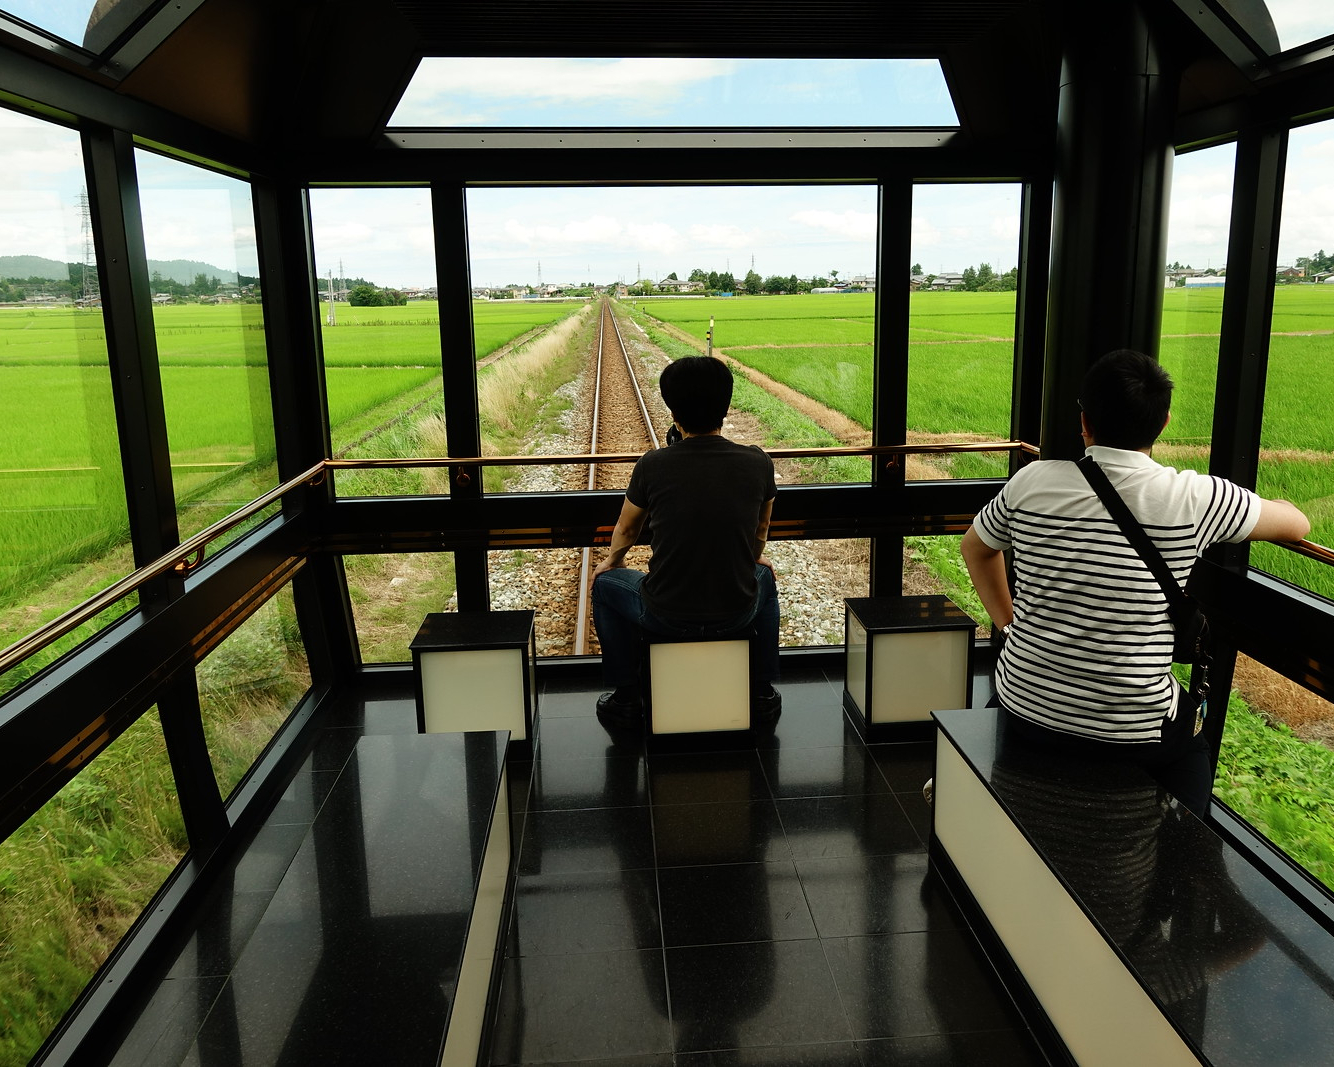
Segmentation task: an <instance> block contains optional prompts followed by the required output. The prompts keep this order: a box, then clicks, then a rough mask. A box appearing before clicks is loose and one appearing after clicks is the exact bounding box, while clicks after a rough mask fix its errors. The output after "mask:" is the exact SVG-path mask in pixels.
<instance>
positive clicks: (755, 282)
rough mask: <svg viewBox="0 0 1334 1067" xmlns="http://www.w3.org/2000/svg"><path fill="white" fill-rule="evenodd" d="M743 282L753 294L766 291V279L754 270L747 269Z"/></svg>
mask: <svg viewBox="0 0 1334 1067" xmlns="http://www.w3.org/2000/svg"><path fill="white" fill-rule="evenodd" d="M741 284H742V286H743V287H744V288H745V290H746V292H748V293H750V294H751V296H754V295H755V294H756V293H760V292H763V291H764V279H763V278H761V277H760V276H759V275H758V274H756V273H755V272H754V271H753V270H748V271H746V280H745V281H744V282H742V283H741Z"/></svg>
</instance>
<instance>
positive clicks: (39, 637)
mask: <svg viewBox="0 0 1334 1067" xmlns="http://www.w3.org/2000/svg"><path fill="white" fill-rule="evenodd" d="M765 451H766V452H767V453H768V454H769V455H770V456H773V457H775V458H784V459H787V458H796V457H803V456H878V455H886V456H890V457H892V458H895V459H896V458H897V457H899V456H904V455H915V454H933V453H935V454H938V453H950V452H1020V453H1023V454H1024V455H1028V456H1036V455H1038V449H1037V448H1035V447H1034V446H1033V445H1030V444H1028V443H1027V442H1024V441H994V442H992V441H981V442H975V441H969V442H959V443H957V444H949V443H936V444H916V445H861V446H858V445H848V446H841V447H835V448H769V449H765ZM637 459H639V454H638V453H624V454H621V453H616V454H611V455H608V454H605V453H604V454H602V455H599V456H594V455H572V456H471V457H467V458H460V457H457V456H443V457H439V456H433V457H427V458H422V459H408V458H400V459H325V460H321V461H320V462H319V463H317V464H315V465H314V466H313V467H311V468H310V469H309V470H307V471H305V472H304V473H302V474H298V475H297V476H296V477H295V478H289V479H288V480H287V481H285V482H283V483H282V484H281V485H279V486H276V487H275V488H273V489H270V490H269V491H268V492H267V493H264V494H263V495H262V496H258V497H256V498H255V499H254V500H252V501H250V502H249V503H247V504H244V505H242V506H241V507H240V508H238V509H237V510H236V511H234V512H232V513H231V514H230V515H228V516H226V517H225V518H222V519H219V520H218V521H217V522H215V523H213V524H212V525H211V526H207V527H205V528H204V529H203V530H200V531H199V533H197V534H195V535H194V536H193V537H191V538H189V539H188V540H186V541H183V542H182V543H181V544H179V545H177V546H176V547H175V548H173V549H172V550H171V551H170V552H168V553H166V554H165V555H163V556H161V557H159V558H158V559H156V560H154V561H153V562H152V563H149V564H146V565H145V566H143V567H139V568H138V569H136V570H134V571H132V572H131V573H129V574H127V575H126V576H125V577H124V578H121V579H120V580H119V581H116V582H114V583H113V584H111V585H109V586H107V588H105V589H103V590H102V591H101V592H100V593H98V594H96V595H95V596H93V597H91V598H89V599H88V600H85V601H84V602H83V603H82V604H78V605H76V606H75V607H73V608H71V609H70V610H69V611H67V612H65V613H64V614H63V615H59V616H57V617H56V618H54V619H52V620H51V621H50V622H47V623H44V624H43V625H42V626H39V627H38V628H37V629H36V630H34V631H33V632H32V633H30V634H28V636H27V637H24V638H21V639H20V640H18V641H16V642H14V644H12V645H10V646H9V647H8V648H6V649H4V650H0V674H4V673H5V672H6V671H8V670H9V669H10V668H11V667H13V666H15V665H16V664H18V663H21V662H22V661H23V660H25V659H27V658H28V657H29V656H32V655H35V654H36V653H38V652H40V651H41V650H42V649H44V648H46V647H47V646H48V645H50V644H52V643H53V642H55V641H58V640H59V639H60V638H62V637H64V636H65V635H66V634H67V633H69V632H70V631H71V630H75V629H77V628H78V627H80V626H82V625H83V624H84V623H85V622H87V621H88V620H89V619H92V618H94V617H95V616H97V615H98V614H100V613H101V612H103V611H105V610H106V609H107V608H109V607H110V606H111V605H112V604H114V603H116V601H118V600H120V599H121V598H122V597H125V596H128V595H129V594H130V593H133V592H135V591H136V590H138V589H139V588H140V587H141V586H143V585H145V584H146V583H148V582H150V581H152V580H153V579H154V578H158V577H160V576H161V575H163V574H166V573H167V572H168V571H175V572H177V573H179V574H186V573H188V572H190V571H192V570H194V569H195V568H196V567H198V566H199V565H200V564H201V563H202V562H203V561H204V553H205V549H206V548H207V546H208V545H209V544H210V543H211V542H212V541H215V540H217V539H218V538H219V537H221V536H222V535H223V534H225V533H227V532H228V531H230V530H233V529H235V528H236V527H237V526H239V525H241V523H243V522H245V521H246V520H247V519H249V518H250V517H251V516H253V515H255V514H257V513H258V512H261V511H263V510H264V509H265V508H266V507H268V506H269V505H270V504H272V503H273V502H274V501H276V500H280V499H281V498H282V497H283V496H285V495H286V494H287V493H289V492H291V491H292V490H293V489H296V488H299V487H300V486H302V485H312V486H313V485H318V484H319V483H320V482H321V481H323V479H324V477H325V475H326V472H328V471H330V470H371V469H377V468H386V467H399V468H407V467H470V466H475V467H491V466H520V465H537V464H548V465H560V464H568V463H594V462H598V463H607V462H626V463H633V462H634V461H635V460H637ZM1275 543H1276V544H1279V545H1280V546H1281V547H1283V548H1287V549H1290V550H1291V551H1293V552H1296V553H1298V554H1300V555H1303V556H1307V557H1309V558H1311V559H1314V560H1318V561H1319V562H1321V563H1326V564H1329V565H1330V566H1334V550H1331V549H1329V548H1327V547H1325V546H1324V545H1320V544H1316V543H1315V542H1313V541H1280V542H1275ZM191 557H194V558H193V559H191Z"/></svg>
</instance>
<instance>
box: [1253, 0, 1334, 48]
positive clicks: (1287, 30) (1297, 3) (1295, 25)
mask: <svg viewBox="0 0 1334 1067" xmlns="http://www.w3.org/2000/svg"><path fill="white" fill-rule="evenodd" d="M1268 7H1269V14H1270V17H1271V18H1273V20H1274V29H1275V30H1277V31H1278V43H1279V47H1280V48H1282V49H1283V50H1284V51H1287V50H1288V49H1290V48H1299V47H1301V46H1302V45H1304V44H1309V43H1310V42H1312V41H1318V40H1320V38H1322V37H1328V36H1329V35H1330V34H1334V4H1331V3H1330V2H1329V0H1269V3H1268Z"/></svg>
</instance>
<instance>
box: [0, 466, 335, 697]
mask: <svg viewBox="0 0 1334 1067" xmlns="http://www.w3.org/2000/svg"><path fill="white" fill-rule="evenodd" d="M324 476H325V464H324V462H320V463H317V464H316V465H315V466H313V467H311V468H310V469H309V470H308V471H306V472H305V473H304V474H298V475H297V476H296V477H295V478H289V479H288V480H287V481H285V482H283V483H282V485H279V486H276V487H275V488H273V489H270V490H269V491H268V492H267V493H265V494H264V495H263V496H259V497H256V498H255V499H254V500H252V501H250V503H248V504H244V505H242V506H241V507H240V508H238V509H237V510H236V511H234V512H232V513H231V514H230V515H228V516H226V517H224V518H221V519H219V520H218V521H217V522H215V523H213V524H212V525H211V526H206V527H205V528H204V529H202V530H200V531H199V533H197V534H195V535H194V536H193V537H191V538H189V539H188V540H185V541H182V542H181V543H180V544H179V545H177V546H176V547H175V548H173V549H172V550H171V551H170V552H168V553H166V554H165V555H163V556H159V557H158V558H157V559H155V560H154V561H153V562H152V563H147V564H145V565H144V566H142V567H139V568H136V569H135V570H133V571H131V572H130V573H129V574H127V575H126V576H125V577H124V578H121V579H120V580H119V581H117V582H113V583H112V584H111V585H109V586H107V587H106V588H105V589H103V590H102V591H101V592H100V593H98V594H96V595H95V596H92V597H90V598H89V599H88V600H85V601H84V602H83V603H82V604H77V605H75V606H74V607H72V608H70V610H69V611H67V612H65V613H64V614H63V615H58V616H56V618H54V619H52V620H51V621H50V622H47V623H44V624H43V625H41V626H39V627H38V628H37V629H36V630H34V631H33V632H32V633H30V634H28V636H27V637H24V638H21V639H20V640H18V641H15V642H14V643H13V644H12V645H10V646H9V647H8V648H6V649H4V650H3V651H0V674H4V673H5V671H7V670H9V669H10V668H11V667H14V666H16V665H18V664H19V663H21V662H22V661H23V660H25V659H27V658H28V657H29V656H33V655H36V654H37V653H38V652H40V651H42V649H44V648H46V647H47V646H48V645H51V644H53V643H54V642H56V641H58V640H60V638H62V637H64V636H65V635H66V634H67V633H69V632H70V631H72V630H77V629H78V628H79V627H80V626H82V625H83V624H84V623H85V622H88V621H89V620H90V619H92V618H94V617H96V616H97V615H99V614H101V613H102V612H103V611H105V610H106V609H107V608H109V607H111V605H112V604H114V603H116V602H117V601H118V600H121V599H123V598H125V597H127V596H129V595H130V594H131V593H134V592H137V591H138V590H139V589H140V588H142V587H143V586H144V585H146V584H147V583H149V582H151V581H152V580H153V579H154V578H160V577H161V576H162V575H164V574H166V573H168V572H169V571H174V572H175V573H177V574H188V573H189V572H190V571H192V570H194V569H195V568H196V567H198V566H199V565H200V564H201V563H203V562H204V554H205V552H206V550H207V548H208V545H209V544H210V543H211V542H213V541H216V540H217V539H218V538H219V537H221V536H222V535H223V534H225V533H228V532H230V531H231V530H234V529H236V527H238V526H240V525H241V524H242V523H243V522H245V521H246V520H247V519H249V518H251V517H252V516H254V515H257V514H258V513H259V512H261V511H263V510H264V509H265V508H267V507H268V506H269V505H270V504H272V503H274V502H275V501H277V500H281V499H282V498H283V497H284V496H285V495H286V494H288V493H290V492H291V491H292V490H293V489H299V488H300V487H301V486H303V485H318V484H319V483H320V482H321V481H323V480H324ZM192 557H193V558H192Z"/></svg>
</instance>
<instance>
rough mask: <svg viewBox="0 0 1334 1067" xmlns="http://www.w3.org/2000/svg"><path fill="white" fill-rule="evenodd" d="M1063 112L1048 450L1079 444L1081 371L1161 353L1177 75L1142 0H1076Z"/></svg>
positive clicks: (1070, 451)
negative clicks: (1098, 1)
mask: <svg viewBox="0 0 1334 1067" xmlns="http://www.w3.org/2000/svg"><path fill="white" fill-rule="evenodd" d="M1068 18H1069V21H1068V23H1067V26H1066V29H1065V31H1064V34H1063V45H1064V47H1063V50H1062V51H1063V55H1062V65H1061V90H1060V103H1059V107H1058V114H1057V123H1056V127H1057V144H1056V168H1055V170H1056V181H1055V199H1054V212H1053V216H1054V224H1053V239H1052V256H1051V262H1052V268H1051V287H1050V293H1051V296H1050V308H1049V311H1048V318H1047V361H1046V379H1045V388H1044V395H1043V413H1042V441H1041V444H1042V451H1043V455H1044V456H1048V457H1051V458H1070V457H1073V456H1076V455H1078V454H1079V453H1080V451H1081V443H1080V437H1079V419H1078V413H1079V409H1078V407H1077V404H1076V401H1077V399H1078V392H1079V383H1080V380H1081V379H1082V377H1083V374H1084V371H1085V370H1086V369H1087V367H1088V366H1089V364H1090V363H1092V362H1093V361H1094V360H1095V359H1097V358H1098V357H1099V356H1101V355H1102V354H1103V353H1105V352H1108V351H1110V350H1112V349H1115V348H1135V349H1138V350H1140V351H1143V352H1147V353H1148V354H1150V355H1152V356H1155V357H1156V356H1157V354H1158V340H1159V334H1160V332H1161V323H1162V290H1163V265H1164V263H1165V260H1166V254H1167V204H1168V199H1169V196H1170V193H1171V167H1172V139H1171V138H1172V125H1173V122H1174V119H1175V114H1176V77H1175V75H1174V74H1173V72H1172V71H1170V70H1164V69H1163V60H1162V56H1161V55H1160V54H1159V50H1158V47H1157V42H1156V40H1155V34H1154V28H1153V26H1152V25H1151V24H1150V22H1149V21H1148V19H1147V18H1146V17H1145V15H1144V13H1143V12H1142V11H1141V10H1140V8H1139V6H1138V5H1136V4H1109V5H1103V6H1101V7H1099V8H1098V11H1097V16H1096V17H1095V18H1089V17H1088V13H1087V12H1085V11H1084V10H1083V9H1082V8H1074V7H1072V8H1071V11H1070V14H1069V16H1068Z"/></svg>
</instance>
